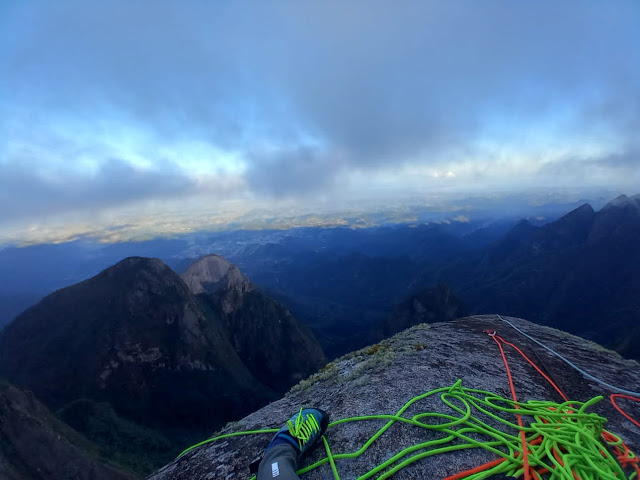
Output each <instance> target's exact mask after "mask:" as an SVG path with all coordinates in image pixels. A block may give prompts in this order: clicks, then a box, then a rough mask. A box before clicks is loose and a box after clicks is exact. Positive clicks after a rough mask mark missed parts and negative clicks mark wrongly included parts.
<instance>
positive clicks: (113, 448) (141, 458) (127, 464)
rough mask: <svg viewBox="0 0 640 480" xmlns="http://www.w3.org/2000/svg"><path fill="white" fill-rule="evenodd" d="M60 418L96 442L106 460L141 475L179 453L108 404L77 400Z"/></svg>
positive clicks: (163, 437) (155, 433) (174, 446)
mask: <svg viewBox="0 0 640 480" xmlns="http://www.w3.org/2000/svg"><path fill="white" fill-rule="evenodd" d="M58 416H59V417H60V418H61V419H62V420H64V421H65V422H66V423H67V424H68V425H70V426H72V427H73V428H75V429H76V430H78V431H79V432H81V433H82V434H84V435H85V436H86V437H87V439H89V440H90V441H92V442H94V443H95V444H96V445H97V446H98V447H99V452H98V455H99V456H100V457H101V458H102V459H103V460H107V459H108V461H109V462H110V463H112V464H113V465H115V466H118V467H120V468H123V469H125V470H128V471H131V472H134V473H136V474H139V475H144V474H148V473H150V472H151V471H153V470H154V469H155V468H157V467H158V466H160V465H162V464H164V463H166V462H168V461H170V460H171V458H172V457H173V456H174V455H175V452H176V450H178V449H179V448H178V445H175V444H172V442H171V441H169V440H168V439H167V438H166V437H165V436H163V435H162V434H160V433H158V432H157V431H155V430H152V429H150V428H146V427H142V426H140V425H137V424H135V423H133V422H130V421H128V420H125V419H123V418H121V417H119V416H118V414H117V413H116V412H115V411H114V410H113V408H112V407H111V405H110V404H108V403H104V402H103V403H98V402H94V401H93V400H89V399H80V400H75V401H73V402H71V403H70V404H68V405H66V406H65V407H63V408H62V409H61V410H60V411H58Z"/></svg>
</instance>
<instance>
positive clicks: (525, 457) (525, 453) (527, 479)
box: [489, 332, 537, 480]
mask: <svg viewBox="0 0 640 480" xmlns="http://www.w3.org/2000/svg"><path fill="white" fill-rule="evenodd" d="M489 335H490V336H491V338H493V340H494V341H495V342H496V343H497V344H498V348H500V355H502V361H503V362H504V366H505V369H506V370H507V377H509V388H510V389H511V396H512V397H513V401H514V402H515V404H514V405H515V407H516V410H518V409H519V408H520V407H518V396H517V395H516V387H515V386H514V385H513V378H512V377H511V369H510V368H509V362H508V361H507V357H506V355H505V354H504V349H503V348H502V344H501V343H500V341H499V340H498V339H496V334H495V332H494V333H493V334H489ZM517 417H518V426H519V427H520V443H521V444H522V463H523V468H524V480H531V475H532V472H531V471H530V469H529V446H528V444H527V438H526V436H525V433H524V425H523V423H522V415H520V414H519V413H518V414H517ZM536 476H537V475H536Z"/></svg>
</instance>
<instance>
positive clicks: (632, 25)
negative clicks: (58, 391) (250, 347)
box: [0, 0, 640, 244]
mask: <svg viewBox="0 0 640 480" xmlns="http://www.w3.org/2000/svg"><path fill="white" fill-rule="evenodd" d="M638 132H640V2H638V1H637V0H628V1H625V0H619V1H618V0H616V1H609V2H604V1H595V0H583V1H563V0H554V1H550V0H549V1H545V0H540V1H535V2H525V1H521V2H520V1H513V0H501V1H495V0H493V1H492V0H486V1H482V2H480V1H465V0H459V1H455V2H450V1H446V2H442V1H429V0H421V1H416V0H399V1H393V2H391V1H377V0H370V1H366V2H365V1H364V0H363V1H354V2H344V1H333V0H323V1H321V2H300V1H293V0H291V1H279V0H275V1H273V2H271V1H270V2H257V1H254V2H250V1H233V2H232V1H226V0H220V1H216V2H207V1H204V0H181V1H177V0H176V1H169V0H156V1H153V2H148V1H142V0H96V1H90V2H88V1H86V0H81V1H67V0H56V1H55V2H52V1H45V0H42V1H39V0H0V244H3V243H4V244H7V243H21V242H22V243H24V242H29V243H38V242H48V241H64V240H69V239H73V238H78V237H82V236H90V237H95V238H98V239H104V240H106V241H115V240H122V239H136V238H143V237H145V236H153V235H174V234H179V233H183V232H189V231H196V230H203V229H213V228H225V226H228V225H230V224H235V225H242V222H247V221H254V222H255V221H256V220H260V221H263V222H273V221H277V219H279V218H285V219H289V220H288V221H291V222H294V223H295V220H294V219H295V218H301V216H304V215H307V216H309V215H311V214H317V215H319V216H320V217H314V218H321V219H322V218H324V219H328V218H334V217H336V218H337V216H339V215H342V214H344V213H345V212H352V213H353V212H357V213H359V214H360V213H362V214H364V213H366V212H373V211H376V210H380V209H391V210H393V209H402V208H405V207H407V206H409V205H413V206H416V205H417V206H424V208H430V207H433V206H434V205H437V206H438V208H440V209H443V208H444V209H446V208H450V209H451V211H452V212H455V211H456V205H457V203H456V202H458V199H460V198H462V197H463V196H465V195H474V198H478V196H482V195H486V196H488V197H491V196H493V197H495V196H496V195H502V194H504V195H505V198H507V197H506V196H508V195H513V194H514V193H518V192H523V194H526V192H535V194H536V195H539V194H540V192H551V193H550V198H551V197H554V196H562V195H564V196H566V195H570V196H574V197H577V196H585V195H588V194H589V192H592V191H596V190H598V191H601V190H603V189H605V190H607V191H610V192H617V193H627V194H635V193H638V191H640V188H638V185H640V135H639V134H638ZM327 221H328V220H327ZM320 222H322V220H320Z"/></svg>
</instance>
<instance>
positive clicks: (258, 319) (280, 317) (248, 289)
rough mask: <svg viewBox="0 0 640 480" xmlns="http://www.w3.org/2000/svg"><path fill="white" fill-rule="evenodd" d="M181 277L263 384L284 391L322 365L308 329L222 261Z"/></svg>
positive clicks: (198, 265) (209, 261)
mask: <svg viewBox="0 0 640 480" xmlns="http://www.w3.org/2000/svg"><path fill="white" fill-rule="evenodd" d="M182 278H183V279H184V280H185V282H186V283H187V285H189V286H190V288H191V291H192V292H193V293H196V294H197V298H198V300H199V301H200V303H201V304H202V305H204V306H206V307H207V308H208V309H209V310H210V311H213V312H214V313H215V315H216V316H218V317H219V318H220V319H221V320H222V323H223V325H224V327H225V328H226V331H227V334H228V337H229V340H230V341H231V343H232V345H233V347H234V349H235V351H236V352H237V353H238V355H239V356H240V358H242V361H243V362H244V364H245V365H246V366H247V368H248V369H249V371H250V372H251V373H252V375H254V376H255V377H256V378H257V379H258V380H260V381H261V382H263V383H264V384H266V385H269V386H270V387H271V388H273V389H275V390H276V391H285V390H286V389H288V388H289V387H290V386H291V385H293V384H295V383H296V382H298V381H300V380H301V379H302V378H305V377H307V376H308V375H310V374H312V373H314V372H316V371H317V370H318V369H319V368H320V367H322V366H323V365H324V364H325V363H326V360H325V357H324V353H323V352H322V348H321V347H320V344H319V343H318V341H317V340H316V339H315V337H314V335H313V333H312V332H311V330H310V329H309V328H308V327H306V326H305V325H304V324H302V323H301V322H299V321H298V320H296V319H295V318H294V316H293V315H292V314H291V313H290V312H289V311H288V310H287V309H286V308H285V307H284V306H283V305H282V304H281V303H279V302H277V301H275V300H272V299H271V298H269V297H267V296H266V295H264V294H263V293H261V292H260V291H259V290H257V289H256V288H255V286H254V285H253V284H252V283H251V282H250V281H249V279H248V278H247V277H245V276H244V275H243V274H242V272H241V271H240V269H239V268H238V267H237V266H235V265H233V264H231V263H230V262H229V261H227V260H226V259H224V258H222V257H220V256H218V255H207V256H205V257H202V258H200V259H199V260H197V261H196V262H194V263H193V264H191V265H190V266H189V267H188V268H187V270H186V271H185V272H184V273H183V274H182Z"/></svg>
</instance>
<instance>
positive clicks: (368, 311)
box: [0, 195, 640, 480]
mask: <svg viewBox="0 0 640 480" xmlns="http://www.w3.org/2000/svg"><path fill="white" fill-rule="evenodd" d="M316 232H319V233H320V235H319V238H314V237H312V236H308V235H310V234H309V232H306V233H304V234H301V235H298V236H297V235H293V236H286V235H285V236H282V235H275V236H274V237H272V238H273V239H274V243H270V242H266V243H261V244H259V245H256V244H250V243H249V244H244V245H243V246H242V248H240V249H239V250H238V251H237V252H236V254H235V255H236V258H238V259H239V261H238V265H236V264H233V263H231V262H230V261H228V260H227V259H225V258H223V257H222V256H220V255H217V254H208V255H205V256H203V257H200V258H197V259H195V258H194V259H188V260H187V259H185V258H181V259H177V260H176V259H174V260H175V261H174V262H173V263H172V265H173V267H174V268H175V269H177V270H178V271H181V272H182V273H181V274H178V273H176V271H174V270H173V269H172V268H170V267H169V266H168V265H167V264H166V263H164V262H163V261H162V260H160V259H157V258H146V257H128V258H125V259H124V260H121V261H119V262H118V263H116V264H115V265H112V266H110V267H108V268H106V269H104V270H103V271H101V272H100V273H98V274H97V275H95V276H93V277H91V278H89V279H87V280H84V281H81V282H79V283H76V284H74V285H71V286H69V287H65V288H62V289H60V290H57V291H55V292H54V293H52V294H50V295H48V296H46V297H45V298H43V299H42V300H41V301H40V302H38V303H37V304H35V305H33V306H32V307H30V308H28V309H27V310H25V311H24V312H23V313H21V314H20V315H18V316H17V317H16V318H15V320H14V321H13V322H11V323H10V324H9V325H8V326H7V327H6V328H5V329H4V330H3V331H2V332H0V375H2V376H4V377H6V378H7V379H8V380H9V381H10V382H12V384H13V385H8V384H7V385H6V386H3V389H2V391H1V392H0V417H2V418H3V419H5V420H4V422H5V426H6V428H5V430H1V429H0V473H2V472H3V470H2V469H1V468H5V470H4V471H6V472H9V473H7V474H6V475H7V476H9V474H11V475H13V476H14V477H15V478H21V477H20V476H19V475H23V478H28V479H29V480H32V479H33V480H35V479H39V478H63V476H64V475H67V477H68V478H78V479H80V478H85V477H82V476H76V477H73V475H70V474H68V473H60V472H63V471H62V470H55V468H54V467H55V462H53V463H52V460H51V459H49V460H47V458H46V456H43V459H44V460H43V462H44V463H42V465H41V466H34V465H35V464H32V462H30V461H29V459H28V458H27V457H25V458H26V460H25V459H22V460H20V459H21V458H22V457H17V456H15V455H13V452H24V451H28V448H27V447H26V446H27V445H29V444H30V443H32V442H34V441H36V440H35V439H41V440H40V441H41V442H42V443H43V445H49V446H50V448H51V449H52V451H58V450H56V449H60V452H61V453H60V455H61V456H63V457H64V455H67V456H69V458H75V457H74V456H77V462H75V463H74V461H73V460H70V462H71V464H73V465H85V466H86V465H94V467H91V468H92V469H93V470H91V471H95V476H94V477H87V478H102V477H100V475H102V473H100V472H107V473H106V474H107V475H108V474H109V472H116V473H113V475H122V476H124V477H128V476H131V475H132V474H135V475H140V474H143V473H148V472H150V471H151V469H152V468H154V467H157V466H158V465H160V464H162V463H164V462H166V461H168V460H169V459H170V458H171V457H172V456H173V455H175V454H176V453H177V451H179V450H180V448H181V447H184V445H185V444H188V443H191V442H193V441H195V440H196V439H198V438H202V437H203V436H206V435H209V434H210V432H211V431H212V430H213V429H216V428H220V427H221V426H222V425H224V424H225V423H226V422H228V421H233V420H237V419H238V418H241V417H242V416H244V415H246V414H248V413H250V412H252V411H254V410H256V409H258V408H260V407H263V406H264V405H266V404H267V403H268V402H272V401H275V400H277V399H278V398H280V397H281V396H282V394H283V393H284V392H286V391H287V390H288V389H289V388H291V387H292V386H293V385H296V384H297V385H298V386H296V387H295V389H297V390H296V391H299V390H300V389H304V388H306V387H305V385H309V383H308V381H307V380H305V378H306V377H308V376H309V375H310V374H313V373H314V372H317V371H318V370H319V369H320V368H321V367H322V366H323V365H325V363H326V361H327V357H328V358H329V359H335V358H337V357H340V356H341V355H344V354H345V353H347V352H353V351H357V350H358V349H360V348H362V347H365V346H367V345H369V346H368V347H366V348H365V350H361V351H359V353H356V354H349V355H351V356H347V357H346V360H345V359H343V360H339V361H337V362H338V363H336V361H334V362H331V363H329V364H328V365H327V366H326V367H325V368H324V369H323V371H322V372H321V373H320V374H319V375H320V377H313V378H315V379H318V378H325V377H324V376H328V375H329V373H332V372H334V367H335V365H337V364H339V365H342V364H344V365H345V369H343V370H344V372H342V370H340V371H341V372H342V373H340V376H341V378H342V377H343V376H344V378H345V379H346V380H344V382H343V381H342V380H340V382H338V383H340V384H341V385H344V384H345V383H346V384H348V387H344V388H346V389H347V390H349V389H350V388H351V386H350V383H351V382H355V383H356V385H354V386H358V387H359V386H366V385H368V384H369V382H374V383H377V382H378V381H379V380H378V379H377V376H378V375H380V376H381V378H384V375H385V373H384V369H382V370H380V371H378V370H376V374H375V376H374V375H373V374H371V373H368V370H367V371H366V372H364V371H363V372H360V371H359V370H358V369H357V368H356V369H355V370H349V369H348V368H347V365H348V364H350V362H351V360H349V359H353V358H360V357H363V358H365V359H367V358H368V360H371V361H373V360H375V361H376V362H378V361H379V362H381V364H382V365H383V366H384V365H387V364H390V363H392V362H393V359H394V358H395V357H396V353H397V352H396V350H397V351H400V350H402V352H404V353H406V352H407V351H409V352H412V351H414V350H415V351H416V352H419V351H421V350H423V349H427V348H428V347H429V348H430V344H429V343H428V342H427V340H428V336H421V335H422V334H420V335H419V337H420V338H418V337H416V338H414V336H415V335H414V334H413V333H412V334H410V335H409V337H411V338H410V339H409V340H410V341H411V342H413V343H410V344H405V346H404V347H402V348H401V347H400V344H399V343H398V342H396V343H395V345H396V347H397V348H396V347H394V349H395V350H394V349H389V348H388V346H387V343H385V341H382V339H384V338H385V337H388V336H389V335H393V334H395V333H397V332H401V331H403V330H405V329H406V328H409V327H412V326H415V325H418V324H425V323H427V324H435V323H438V324H439V325H440V323H439V322H451V321H453V320H455V319H456V318H459V317H462V316H465V315H467V314H469V313H471V314H477V313H479V312H487V311H500V312H503V313H504V314H508V315H512V316H517V317H526V318H529V319H531V320H533V321H534V322H535V323H536V324H542V325H548V326H552V327H555V328H560V329H562V330H566V331H568V332H571V333H574V334H579V335H580V336H582V337H585V338H587V339H590V340H593V341H595V342H597V343H599V344H602V345H605V346H606V347H610V348H614V349H616V350H617V351H618V352H619V353H621V354H623V355H625V356H627V357H630V358H640V349H638V347H637V345H638V344H640V343H639V342H640V327H639V325H640V303H639V302H640V300H639V299H640V273H639V272H640V195H636V196H634V197H626V196H621V197H618V198H616V199H614V200H613V201H611V202H609V203H608V204H607V205H606V206H605V207H604V208H602V209H601V210H600V211H598V212H595V211H594V210H593V208H592V207H591V206H590V205H588V204H585V205H582V206H580V207H578V208H576V209H574V210H573V211H571V212H569V213H568V214H566V215H564V216H562V217H560V218H559V219H557V220H555V221H553V222H549V223H546V224H541V223H540V222H539V221H537V220H535V219H524V220H521V221H520V222H515V223H513V224H504V223H502V224H500V225H493V224H492V225H487V226H486V227H481V228H478V226H477V225H476V226H470V225H466V224H464V223H460V224H456V225H450V224H449V225H448V224H431V225H416V226H404V227H393V228H383V229H377V230H372V231H366V230H365V231H363V232H359V231H350V230H340V229H335V230H327V231H323V230H317V231H316ZM270 238H271V237H270ZM241 269H242V270H241ZM243 271H248V272H249V276H250V277H251V279H252V280H251V281H250V280H249V278H247V276H245V274H244V273H243ZM285 305H286V306H285ZM485 320H487V319H486V318H484V317H479V316H477V315H476V316H474V317H473V322H475V323H473V325H471V324H470V323H469V322H471V320H465V322H457V323H453V324H452V325H457V326H460V328H462V330H464V331H466V332H467V333H469V332H471V330H473V331H475V328H476V326H479V325H484V323H487V322H486V321H485ZM494 320H495V319H494ZM492 321H493V320H492ZM489 323H490V322H489ZM526 327H527V328H528V329H530V330H532V331H535V332H536V333H537V334H539V335H542V336H546V337H547V338H549V337H553V335H551V334H550V333H549V332H551V330H544V329H543V330H536V328H538V327H533V326H530V325H529V324H527V325H526ZM420 328H422V330H425V329H426V327H420ZM420 328H419V329H418V330H412V331H413V332H414V333H415V332H417V331H422V330H420ZM438 328H439V329H441V331H444V330H446V328H449V327H442V326H439V327H438ZM451 328H453V327H451ZM539 328H543V327H539ZM425 331H426V330H425ZM400 335H401V336H400V337H397V338H401V339H405V340H406V339H407V338H409V337H406V335H405V336H404V337H403V336H402V335H403V334H400ZM412 335H413V336H412ZM562 338H568V337H562ZM409 340H407V341H409ZM414 340H415V341H414ZM459 340H460V341H459V342H458V343H457V344H456V345H452V347H454V350H456V351H459V350H460V349H459V347H462V349H463V350H464V352H462V354H461V355H462V358H463V359H466V360H462V361H463V362H467V364H468V365H471V364H472V363H474V362H477V361H483V362H484V361H487V360H486V359H484V360H478V358H479V357H478V358H476V356H473V355H471V356H469V355H470V354H469V352H470V351H472V347H471V346H470V343H469V342H470V341H471V340H470V339H467V340H465V339H463V338H462V337H460V339H459ZM554 341H556V343H557V346H558V348H563V344H564V341H563V340H562V339H560V338H555V340H554ZM379 342H381V343H379ZM576 342H577V340H576ZM405 343H406V342H405ZM449 343H450V342H449ZM575 345H577V344H576V343H575V342H574V346H575ZM585 345H586V344H585ZM589 345H591V344H589ZM576 348H577V347H576ZM580 348H581V349H582V350H581V351H582V352H583V353H584V354H585V355H592V356H594V355H595V357H594V358H596V357H597V358H598V360H594V361H595V365H596V367H597V368H601V367H602V368H604V370H603V371H604V372H605V373H606V375H611V372H610V371H609V370H607V368H609V367H608V366H607V365H600V362H601V361H602V362H609V363H611V364H613V365H618V363H616V362H617V360H615V361H614V360H612V358H613V357H611V356H610V355H608V354H607V355H605V356H603V357H602V358H600V357H598V356H597V355H596V354H595V353H594V352H595V351H597V348H599V347H594V346H593V345H591V346H589V347H588V348H587V347H584V348H583V347H580ZM398 349H399V350H398ZM323 350H324V351H323ZM392 350H393V351H392ZM363 352H364V353H363ZM368 352H370V353H368ZM377 352H380V354H378V353H377ZM393 352H396V353H393ZM441 353H442V354H443V355H444V352H441ZM569 353H571V352H569ZM325 354H326V356H325ZM387 354H389V355H388V356H387ZM354 355H355V357H354ZM429 355H430V354H429ZM456 355H457V354H456ZM367 356H371V358H369V357H367ZM416 358H417V357H416ZM429 358H430V360H429V362H432V363H433V364H434V365H441V366H443V368H454V367H455V365H453V364H452V365H449V364H448V363H447V362H448V360H447V361H444V360H443V359H438V358H431V357H429ZM540 358H541V357H540V355H538V359H540ZM345 362H346V363H345ZM351 363H352V362H351ZM370 363H371V362H365V364H367V365H369V364H370ZM544 363H545V365H547V363H546V362H544ZM623 363H624V362H623ZM620 365H622V363H620ZM624 365H626V366H627V367H628V368H630V369H631V370H632V371H635V372H637V371H638V370H637V364H633V363H629V364H627V363H624ZM605 367H606V368H605ZM341 368H342V367H341ZM456 368H459V369H460V368H462V367H460V365H458V367H456ZM470 368H472V370H473V369H474V368H476V367H475V366H474V367H470ZM544 368H545V369H546V371H549V369H548V368H547V367H544ZM463 370H464V369H463ZM556 370H557V374H558V375H560V376H562V377H564V376H566V375H567V373H566V372H565V371H564V370H561V369H560V368H558V369H556ZM350 372H351V373H350ZM354 372H356V373H358V374H357V375H356V373H354ZM334 373H335V372H334ZM365 373H366V375H365ZM343 374H344V375H343ZM409 375H413V374H411V373H409ZM394 381H395V380H394ZM621 381H623V382H627V383H628V379H627V378H626V377H625V378H621ZM314 382H315V380H314ZM389 382H391V379H389ZM312 384H315V383H313V382H312ZM321 384H322V385H324V387H326V388H329V385H328V384H324V383H322V382H321ZM3 385H4V383H3ZM324 387H323V388H324ZM395 387H396V384H395V383H394V384H393V388H395ZM634 388H635V387H634ZM371 391H372V392H374V391H376V390H375V389H372V390H371ZM383 397H384V395H381V398H383ZM294 398H298V396H294ZM300 398H303V397H300ZM354 398H355V397H354ZM39 402H42V403H39ZM25 405H26V406H28V408H27V407H24V406H25ZM336 405H339V403H338V404H334V403H331V405H330V406H331V408H337V409H338V410H339V409H340V407H339V406H336ZM29 409H31V410H33V412H28V414H25V411H27V410H29ZM609 413H610V412H609ZM29 415H32V417H33V418H32V417H30V416H29ZM9 418H12V421H11V422H9V421H8V420H6V419H9ZM20 422H23V423H29V425H37V426H38V427H37V428H34V429H32V430H29V429H26V430H25V431H26V432H27V433H26V437H24V442H22V443H20V440H21V438H22V437H20V436H19V435H18V434H17V433H16V432H18V431H19V430H20V426H19V425H20ZM62 422H64V423H62ZM25 448H27V450H25ZM250 448H254V447H250ZM70 452H71V453H70ZM21 455H23V456H24V455H25V454H21ZM34 468H35V470H34ZM78 468H80V467H78ZM221 468H222V467H221ZM224 468H226V467H224ZM233 468H236V467H235V466H234V467H233ZM38 469H40V470H38ZM47 469H49V470H47ZM52 469H53V470H52ZM54 470H55V471H56V472H58V473H55V474H51V476H50V477H46V476H45V477H42V476H39V475H40V473H41V472H42V471H54ZM38 472H40V473H38ZM16 475H17V476H16ZM67 477H64V478H67ZM8 478H13V477H10V476H9V477H8ZM114 478H119V477H114ZM159 478H160V477H159ZM176 478H179V477H176Z"/></svg>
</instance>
